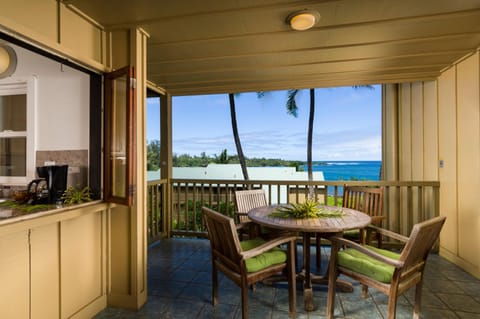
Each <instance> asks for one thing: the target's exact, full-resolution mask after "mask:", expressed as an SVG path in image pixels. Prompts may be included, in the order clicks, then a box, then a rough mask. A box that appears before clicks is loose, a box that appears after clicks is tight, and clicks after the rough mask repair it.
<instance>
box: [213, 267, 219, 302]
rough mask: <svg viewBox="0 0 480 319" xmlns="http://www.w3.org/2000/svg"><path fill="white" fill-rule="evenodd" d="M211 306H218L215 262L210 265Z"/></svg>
mask: <svg viewBox="0 0 480 319" xmlns="http://www.w3.org/2000/svg"><path fill="white" fill-rule="evenodd" d="M212 304H213V306H214V307H215V306H216V305H217V304H218V272H217V267H216V266H215V262H213V263H212Z"/></svg>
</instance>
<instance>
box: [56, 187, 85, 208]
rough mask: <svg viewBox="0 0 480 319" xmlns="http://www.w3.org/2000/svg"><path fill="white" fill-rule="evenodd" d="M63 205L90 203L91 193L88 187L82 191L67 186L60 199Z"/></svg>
mask: <svg viewBox="0 0 480 319" xmlns="http://www.w3.org/2000/svg"><path fill="white" fill-rule="evenodd" d="M61 199H62V201H63V203H64V204H65V205H74V204H81V203H85V202H91V201H92V191H91V190H90V187H89V186H85V187H84V188H82V189H79V188H76V187H73V186H69V187H68V188H67V189H66V190H65V192H64V193H63V195H62V197H61Z"/></svg>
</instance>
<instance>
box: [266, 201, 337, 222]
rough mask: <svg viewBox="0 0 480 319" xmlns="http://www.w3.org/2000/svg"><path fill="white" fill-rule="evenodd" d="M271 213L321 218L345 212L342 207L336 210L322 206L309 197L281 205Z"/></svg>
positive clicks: (275, 215)
mask: <svg viewBox="0 0 480 319" xmlns="http://www.w3.org/2000/svg"><path fill="white" fill-rule="evenodd" d="M271 215H272V216H274V217H282V218H290V217H291V218H320V217H340V216H342V215H343V212H342V209H341V208H339V209H336V210H331V209H326V208H321V207H319V204H318V203H317V202H316V201H314V200H310V199H307V200H306V201H305V202H304V203H300V204H290V205H289V206H280V207H279V208H277V209H276V211H274V212H273V213H272V214H271Z"/></svg>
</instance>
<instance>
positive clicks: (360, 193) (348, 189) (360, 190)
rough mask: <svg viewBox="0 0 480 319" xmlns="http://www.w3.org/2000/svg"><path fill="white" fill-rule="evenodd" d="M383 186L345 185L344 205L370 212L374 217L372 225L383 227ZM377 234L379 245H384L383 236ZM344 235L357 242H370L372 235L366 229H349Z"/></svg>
mask: <svg viewBox="0 0 480 319" xmlns="http://www.w3.org/2000/svg"><path fill="white" fill-rule="evenodd" d="M383 192H384V189H383V187H361V186H348V185H345V186H344V187H343V204H342V206H343V207H347V208H352V209H355V210H358V211H361V212H364V213H365V214H368V215H369V216H370V217H371V218H372V225H374V226H377V227H382V221H383V219H384V218H385V217H384V216H383V212H382V208H383ZM372 233H373V234H375V237H376V240H377V246H378V247H379V248H381V247H382V236H380V234H378V233H375V232H372ZM343 237H345V238H347V239H350V240H354V241H356V242H361V243H365V242H368V243H369V242H370V239H371V238H370V236H368V237H367V236H366V232H365V230H364V229H356V230H352V231H347V232H345V233H344V235H343Z"/></svg>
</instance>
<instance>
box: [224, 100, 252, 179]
mask: <svg viewBox="0 0 480 319" xmlns="http://www.w3.org/2000/svg"><path fill="white" fill-rule="evenodd" d="M228 99H229V101H230V118H231V120H232V130H233V139H234V140H235V147H236V148H237V155H238V160H239V162H240V167H241V168H242V173H243V179H244V180H246V181H248V180H249V178H248V171H247V163H246V161H245V156H244V155H243V150H242V143H240V135H238V126H237V114H236V110H235V96H234V94H233V93H228Z"/></svg>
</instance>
